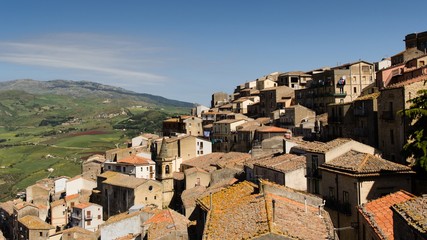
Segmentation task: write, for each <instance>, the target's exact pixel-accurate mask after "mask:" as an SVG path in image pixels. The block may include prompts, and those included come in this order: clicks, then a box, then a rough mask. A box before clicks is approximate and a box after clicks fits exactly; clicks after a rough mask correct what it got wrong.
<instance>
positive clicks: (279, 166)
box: [254, 154, 307, 173]
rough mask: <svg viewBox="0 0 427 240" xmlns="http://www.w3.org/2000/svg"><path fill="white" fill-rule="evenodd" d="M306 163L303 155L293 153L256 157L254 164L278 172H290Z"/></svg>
mask: <svg viewBox="0 0 427 240" xmlns="http://www.w3.org/2000/svg"><path fill="white" fill-rule="evenodd" d="M306 164H307V161H306V158H305V157H304V156H298V155H294V154H282V155H279V156H269V157H265V158H261V159H258V161H257V162H256V163H254V165H256V166H260V167H264V168H268V169H273V170H276V171H279V172H283V173H286V172H290V171H294V170H296V169H300V168H304V167H305V166H306Z"/></svg>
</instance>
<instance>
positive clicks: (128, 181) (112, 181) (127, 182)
mask: <svg viewBox="0 0 427 240" xmlns="http://www.w3.org/2000/svg"><path fill="white" fill-rule="evenodd" d="M148 181H150V180H148V179H144V178H136V177H133V176H129V175H126V174H122V173H117V174H115V175H113V176H111V177H109V178H107V179H106V180H104V181H103V183H104V184H109V185H114V186H120V187H126V188H137V187H139V186H140V185H142V184H144V183H146V182H148Z"/></svg>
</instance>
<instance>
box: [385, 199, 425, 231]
mask: <svg viewBox="0 0 427 240" xmlns="http://www.w3.org/2000/svg"><path fill="white" fill-rule="evenodd" d="M426 207H427V197H426V196H425V195H423V196H421V197H416V198H412V199H410V200H407V201H404V202H401V203H398V204H396V205H393V206H392V211H393V223H394V226H393V234H394V239H427V227H426V224H425V223H426V220H427V211H426Z"/></svg>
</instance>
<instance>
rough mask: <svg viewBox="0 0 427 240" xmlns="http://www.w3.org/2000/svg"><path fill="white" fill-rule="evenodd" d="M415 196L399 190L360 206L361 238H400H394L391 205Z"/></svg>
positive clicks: (359, 229)
mask: <svg viewBox="0 0 427 240" xmlns="http://www.w3.org/2000/svg"><path fill="white" fill-rule="evenodd" d="M413 197H415V196H414V195H412V194H410V193H408V192H406V191H403V190H399V191H397V192H394V193H390V194H389V195H386V196H383V197H381V198H378V199H375V200H372V201H369V202H367V203H364V204H362V205H361V206H359V207H358V214H359V217H358V219H359V221H358V223H359V228H358V231H359V236H360V237H359V239H378V240H380V239H398V238H394V232H393V225H394V222H393V211H392V210H391V207H392V206H393V205H395V204H399V203H402V202H405V201H407V200H409V199H412V198H413Z"/></svg>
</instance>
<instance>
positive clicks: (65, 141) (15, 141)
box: [0, 80, 193, 200]
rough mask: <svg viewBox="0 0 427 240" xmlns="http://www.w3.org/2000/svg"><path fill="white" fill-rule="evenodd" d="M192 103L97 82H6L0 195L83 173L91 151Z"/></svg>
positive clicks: (151, 127) (0, 95)
mask: <svg viewBox="0 0 427 240" xmlns="http://www.w3.org/2000/svg"><path fill="white" fill-rule="evenodd" d="M192 106H193V104H191V103H186V102H181V101H176V100H170V99H167V98H164V97H160V96H154V95H150V94H141V93H135V92H131V91H127V90H124V89H121V88H116V87H111V86H107V85H102V84H98V83H93V82H82V81H80V82H73V81H64V80H55V81H46V82H43V81H34V80H15V81H9V82H1V83H0V200H6V199H10V198H12V197H14V196H15V194H16V193H17V192H19V191H23V190H25V188H26V187H27V186H28V185H31V184H33V183H34V182H35V181H37V180H39V179H41V178H44V177H47V176H48V175H50V177H54V176H61V175H66V176H70V177H72V176H74V175H76V174H79V173H80V171H81V166H80V164H81V161H82V160H83V159H85V158H86V157H88V156H90V155H92V154H94V153H103V152H105V150H107V149H111V148H115V147H117V146H121V147H125V146H126V145H125V144H124V143H125V142H127V141H129V139H130V138H131V137H133V136H135V135H137V134H139V133H140V132H157V131H160V130H161V124H162V121H163V120H164V119H165V118H167V117H169V116H173V115H177V114H188V113H189V112H190V107H192ZM46 156H52V157H46ZM48 168H52V169H55V171H54V172H53V173H52V174H50V173H49V172H46V169H48Z"/></svg>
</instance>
